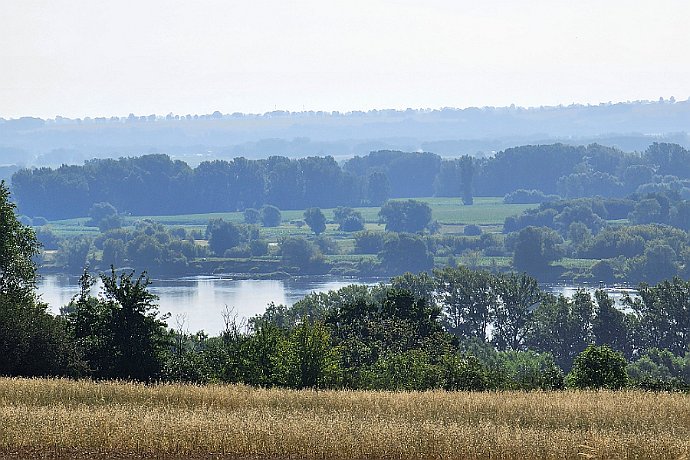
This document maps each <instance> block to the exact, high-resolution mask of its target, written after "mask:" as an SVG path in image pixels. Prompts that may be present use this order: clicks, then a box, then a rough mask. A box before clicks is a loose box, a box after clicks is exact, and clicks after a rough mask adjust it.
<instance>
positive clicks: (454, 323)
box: [434, 267, 497, 342]
mask: <svg viewBox="0 0 690 460" xmlns="http://www.w3.org/2000/svg"><path fill="white" fill-rule="evenodd" d="M434 278H435V279H436V286H437V296H438V298H439V303H440V305H441V307H442V309H443V312H444V322H445V324H446V327H447V329H448V330H449V331H450V332H451V333H452V334H455V335H457V336H459V337H476V338H477V339H479V340H481V341H482V342H485V341H486V339H487V332H488V331H487V328H488V326H489V323H490V322H491V319H492V313H493V308H492V307H493V305H495V303H496V300H497V299H496V293H495V291H494V289H493V285H492V284H493V278H492V276H491V275H490V274H489V273H487V272H482V271H474V270H470V269H468V268H465V267H459V268H451V267H447V268H444V269H443V270H436V271H435V272H434Z"/></svg>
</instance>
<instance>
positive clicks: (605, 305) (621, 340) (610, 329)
mask: <svg viewBox="0 0 690 460" xmlns="http://www.w3.org/2000/svg"><path fill="white" fill-rule="evenodd" d="M594 297H595V299H596V302H597V304H596V308H595V316H594V320H593V321H592V334H593V335H594V342H595V343H596V344H597V345H608V346H609V347H611V348H612V349H614V350H616V351H619V352H621V353H624V354H625V355H626V356H631V354H632V343H631V340H632V337H631V336H630V333H629V331H628V324H629V320H628V319H627V318H626V314H625V313H623V312H622V311H620V310H619V309H618V308H616V305H615V301H614V300H613V299H612V298H611V297H609V295H608V294H607V293H606V292H605V291H603V290H601V289H598V290H597V291H596V292H595V293H594Z"/></svg>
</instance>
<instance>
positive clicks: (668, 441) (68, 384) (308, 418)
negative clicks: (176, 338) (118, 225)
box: [0, 379, 690, 459]
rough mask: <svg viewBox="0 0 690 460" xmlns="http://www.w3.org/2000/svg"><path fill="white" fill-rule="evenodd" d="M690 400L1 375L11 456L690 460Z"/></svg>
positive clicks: (4, 432) (0, 431)
mask: <svg viewBox="0 0 690 460" xmlns="http://www.w3.org/2000/svg"><path fill="white" fill-rule="evenodd" d="M689 453H690V397H688V396H686V395H680V394H664V393H659V394H655V393H644V392H637V391H630V392H617V393H612V392H560V393H559V392H557V393H539V392H534V393H519V392H502V393H447V392H442V391H434V392H426V393H378V392H351V391H319V392H313V391H288V390H264V389H255V388H249V387H245V386H204V387H195V386H184V385H160V386H143V385H133V384H125V383H98V384H97V383H91V382H72V381H65V380H25V379H0V457H14V456H25V457H27V456H31V457H48V458H50V457H64V458H74V457H81V458H93V457H101V458H113V457H118V458H122V457H161V458H163V457H164V458H182V457H194V458H215V457H227V458H515V459H517V458H579V457H586V458H688V455H689Z"/></svg>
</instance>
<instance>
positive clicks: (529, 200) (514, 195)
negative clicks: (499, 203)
mask: <svg viewBox="0 0 690 460" xmlns="http://www.w3.org/2000/svg"><path fill="white" fill-rule="evenodd" d="M559 199H560V197H559V196H558V195H545V194H544V192H542V191H541V190H525V189H518V190H515V191H514V192H510V193H508V194H507V195H506V196H505V197H504V198H503V202H504V203H506V204H541V203H547V202H549V201H557V200H559Z"/></svg>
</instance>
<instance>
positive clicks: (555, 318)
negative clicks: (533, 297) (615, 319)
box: [525, 291, 594, 369]
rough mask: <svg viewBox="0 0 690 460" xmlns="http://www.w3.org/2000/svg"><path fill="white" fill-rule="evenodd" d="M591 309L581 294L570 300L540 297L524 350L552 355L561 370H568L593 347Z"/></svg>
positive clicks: (586, 295)
mask: <svg viewBox="0 0 690 460" xmlns="http://www.w3.org/2000/svg"><path fill="white" fill-rule="evenodd" d="M593 311H594V305H593V302H592V299H591V297H590V295H589V294H588V293H586V292H584V291H578V292H576V293H575V295H574V296H573V298H572V299H570V298H567V297H564V296H562V295H561V296H559V297H555V296H550V295H544V297H543V299H542V302H541V303H540V304H539V306H538V307H537V308H536V310H534V316H533V321H534V325H533V327H532V329H531V330H530V332H529V334H528V336H527V338H526V339H525V343H526V346H527V348H529V349H533V350H535V351H540V352H549V353H552V354H553V356H554V359H555V360H556V363H557V364H558V365H559V366H560V367H561V368H562V369H570V367H571V365H572V362H573V360H574V359H575V357H576V356H577V355H578V354H579V353H580V352H582V351H583V350H584V349H585V348H587V346H588V345H590V344H592V343H593V341H594V340H593V337H592V320H593Z"/></svg>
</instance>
